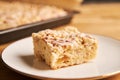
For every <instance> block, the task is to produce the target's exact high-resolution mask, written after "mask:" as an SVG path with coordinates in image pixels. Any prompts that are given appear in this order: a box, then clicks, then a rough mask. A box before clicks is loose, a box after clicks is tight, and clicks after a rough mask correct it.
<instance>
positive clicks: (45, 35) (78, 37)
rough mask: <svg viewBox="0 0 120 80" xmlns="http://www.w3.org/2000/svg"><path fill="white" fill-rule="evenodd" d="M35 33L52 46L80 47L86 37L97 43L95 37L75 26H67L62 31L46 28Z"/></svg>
mask: <svg viewBox="0 0 120 80" xmlns="http://www.w3.org/2000/svg"><path fill="white" fill-rule="evenodd" d="M33 34H34V35H35V36H37V37H38V38H40V39H43V40H45V42H47V44H49V45H50V46H51V47H67V46H69V47H71V48H72V47H78V46H80V45H82V44H83V43H84V39H85V38H86V39H88V40H91V41H92V42H93V43H96V39H95V38H93V37H92V36H90V35H88V34H84V33H81V32H79V31H78V30H77V29H76V28H74V27H66V28H65V29H64V30H60V31H56V30H51V29H46V30H43V31H40V32H38V33H33Z"/></svg>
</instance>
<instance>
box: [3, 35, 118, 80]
mask: <svg viewBox="0 0 120 80" xmlns="http://www.w3.org/2000/svg"><path fill="white" fill-rule="evenodd" d="M87 34H90V35H95V36H100V37H105V38H109V39H112V40H116V41H119V42H120V40H119V39H116V38H114V37H112V36H106V35H102V34H91V33H87ZM28 38H31V36H29V37H26V38H23V39H20V40H17V41H15V42H13V43H11V44H9V45H8V46H7V47H6V48H8V47H9V46H11V45H13V44H15V43H17V42H19V41H21V40H24V39H28ZM6 48H5V49H4V50H3V51H2V54H1V60H2V62H3V63H4V65H5V66H6V67H7V68H9V69H11V70H13V71H15V72H16V73H18V74H21V75H24V76H28V77H31V78H36V79H62V80H71V79H72V80H73V79H80V80H81V79H83V80H84V79H85V80H86V79H87V80H89V79H102V78H106V77H109V76H113V75H117V74H119V73H120V70H118V71H115V72H111V73H107V74H103V75H99V76H94V77H84V78H55V77H54V78H53V77H46V76H40V75H39V76H38V75H34V74H29V73H25V72H22V71H20V70H17V69H14V68H12V67H11V66H9V65H8V64H7V63H5V61H4V60H3V53H4V51H5V50H6Z"/></svg>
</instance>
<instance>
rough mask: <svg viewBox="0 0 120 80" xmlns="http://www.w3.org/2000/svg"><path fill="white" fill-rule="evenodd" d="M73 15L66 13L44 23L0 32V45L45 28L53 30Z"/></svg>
mask: <svg viewBox="0 0 120 80" xmlns="http://www.w3.org/2000/svg"><path fill="white" fill-rule="evenodd" d="M73 15H74V12H68V14H67V15H66V16H63V17H58V18H53V19H49V20H45V21H39V22H35V23H30V24H26V25H22V26H20V27H16V28H11V29H8V30H1V31H0V44H3V43H6V42H9V41H14V40H18V39H21V38H24V37H27V36H31V34H32V33H33V32H38V31H40V30H43V29H47V28H54V27H58V26H61V25H65V24H67V23H69V22H70V21H71V19H72V17H73Z"/></svg>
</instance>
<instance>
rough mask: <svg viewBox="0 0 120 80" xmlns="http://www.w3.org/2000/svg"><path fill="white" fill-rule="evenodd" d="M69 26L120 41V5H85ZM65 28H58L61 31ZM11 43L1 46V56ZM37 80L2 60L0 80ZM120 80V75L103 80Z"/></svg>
mask: <svg viewBox="0 0 120 80" xmlns="http://www.w3.org/2000/svg"><path fill="white" fill-rule="evenodd" d="M68 25H73V26H76V27H77V28H78V29H79V30H80V31H81V32H88V33H94V34H101V35H105V36H110V37H113V38H115V39H118V40H120V3H107V4H106V3H102V4H85V5H82V7H81V13H80V14H77V15H76V16H75V17H74V18H73V20H72V22H71V23H70V24H68ZM61 28H63V27H58V28H57V29H61ZM11 43H12V42H10V43H6V44H3V45H0V54H2V51H3V50H4V48H6V47H7V46H8V45H9V44H11ZM8 79H9V80H35V79H33V78H29V77H26V76H23V75H20V74H18V73H16V72H14V71H12V70H10V69H8V68H7V67H5V66H4V64H3V63H2V61H1V58H0V80H8ZM102 80H120V74H117V75H114V76H111V77H108V78H105V79H102Z"/></svg>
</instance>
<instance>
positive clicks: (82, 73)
mask: <svg viewBox="0 0 120 80" xmlns="http://www.w3.org/2000/svg"><path fill="white" fill-rule="evenodd" d="M93 36H94V37H95V38H97V40H98V53H97V56H96V58H95V59H93V60H92V61H90V62H88V63H84V64H80V65H75V66H70V67H66V68H62V69H58V70H51V69H50V68H49V67H48V66H47V65H46V64H45V63H44V62H37V61H36V60H34V52H33V44H32V38H31V37H29V38H25V39H22V40H19V41H16V42H14V43H12V44H11V45H10V46H8V47H7V48H6V49H5V50H4V51H3V53H2V59H3V61H4V62H5V63H6V64H7V65H8V66H9V67H10V68H12V69H13V70H15V71H17V72H19V73H21V74H24V75H27V76H30V77H34V78H53V79H90V78H94V79H95V78H102V77H105V76H111V75H114V74H117V73H119V72H120V41H118V40H114V39H112V38H109V37H105V36H99V35H93Z"/></svg>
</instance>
